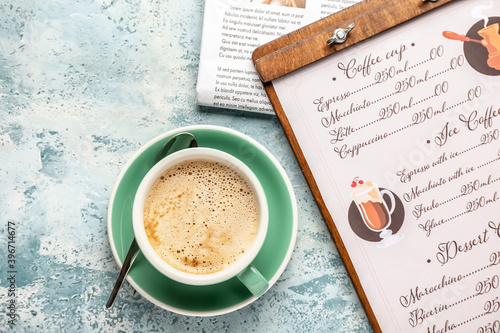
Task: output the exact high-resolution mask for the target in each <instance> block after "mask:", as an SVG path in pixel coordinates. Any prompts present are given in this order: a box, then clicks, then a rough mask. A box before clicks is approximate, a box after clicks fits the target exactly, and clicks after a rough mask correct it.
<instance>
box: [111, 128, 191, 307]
mask: <svg viewBox="0 0 500 333" xmlns="http://www.w3.org/2000/svg"><path fill="white" fill-rule="evenodd" d="M191 147H198V142H197V141H196V138H195V137H194V135H193V134H191V133H187V132H181V133H178V134H176V135H174V136H173V137H171V138H170V139H169V140H168V141H167V142H166V143H165V144H164V145H163V147H162V148H161V149H160V151H159V152H158V154H157V155H156V159H155V162H154V163H153V165H155V164H156V163H158V162H159V161H160V160H162V159H163V158H164V157H165V156H167V155H169V154H172V153H173V152H176V151H178V150H182V149H185V148H191ZM153 165H151V166H150V167H153ZM138 254H139V246H138V245H137V242H136V241H135V237H134V239H133V240H132V244H130V248H129V249H128V252H127V256H126V257H125V260H124V261H123V265H122V268H121V269H120V274H119V275H118V278H117V279H116V282H115V285H114V287H113V290H112V291H111V295H110V296H109V299H108V302H107V303H106V308H108V309H109V308H110V307H112V306H113V303H114V301H115V298H116V295H118V291H119V290H120V288H121V286H122V284H123V281H124V280H125V277H126V276H127V273H128V271H129V270H130V267H132V263H133V262H134V260H135V258H136V257H137V255H138Z"/></svg>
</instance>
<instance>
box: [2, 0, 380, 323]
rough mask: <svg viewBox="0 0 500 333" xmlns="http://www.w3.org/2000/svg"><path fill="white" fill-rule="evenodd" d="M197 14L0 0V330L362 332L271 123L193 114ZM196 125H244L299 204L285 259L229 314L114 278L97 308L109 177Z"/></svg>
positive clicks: (355, 303)
mask: <svg viewBox="0 0 500 333" xmlns="http://www.w3.org/2000/svg"><path fill="white" fill-rule="evenodd" d="M203 7H204V1H202V0H190V1H172V0H164V1H159V0H158V1H138V0H129V1H115V0H95V1H91V0H81V1H74V0H58V1H57V0H54V1H46V0H43V1H42V0H3V1H2V2H1V4H0V204H1V210H0V217H1V219H0V220H1V222H2V228H1V232H0V237H1V249H2V250H1V251H0V253H2V256H1V258H0V260H1V261H0V268H1V269H0V271H1V273H0V281H1V288H0V299H1V300H2V307H1V308H0V327H1V328H2V329H0V330H2V331H3V328H5V327H10V328H11V329H12V330H13V331H18V332H91V331H110V332H121V331H125V332H132V331H144V332H145V331H166V332H370V331H371V328H370V325H369V323H368V320H367V319H366V315H365V313H364V311H363V309H362V306H361V304H360V302H359V299H358V297H357V295H356V293H355V291H354V289H353V287H352V284H351V281H350V279H349V276H348V274H347V272H346V270H345V268H344V266H343V263H342V261H341V259H340V256H339V255H338V253H337V250H336V248H335V246H334V244H333V241H332V239H331V237H330V235H329V233H328V230H327V228H326V226H325V224H324V222H323V219H322V217H321V215H320V213H319V210H318V208H317V206H316V204H315V201H314V199H313V197H312V195H311V193H310V191H309V188H308V186H307V184H306V182H305V179H304V177H303V175H302V173H301V171H300V168H299V166H298V164H297V162H296V160H295V157H294V155H293V153H292V151H291V149H290V147H289V145H288V142H287V140H286V137H285V135H284V132H283V130H282V128H281V126H280V124H279V122H278V121H277V119H276V118H258V117H251V116H236V115H234V114H233V113H232V112H231V111H229V110H226V111H225V112H219V111H218V110H204V109H200V108H199V107H197V106H196V105H195V85H196V78H197V69H198V62H199V48H200V37H201V29H202V19H203ZM214 111H215V112H214ZM195 124H212V125H220V126H226V127H229V128H233V129H235V130H238V131H240V132H243V133H245V134H247V135H249V136H251V137H252V138H254V139H256V140H257V141H258V142H260V143H261V144H263V145H264V146H265V147H266V148H267V149H268V150H269V151H270V152H271V153H272V154H274V156H275V157H276V158H277V159H278V160H279V162H280V163H281V164H282V165H283V167H284V169H285V171H286V173H287V174H288V176H289V177H290V180H291V182H292V184H293V188H294V190H295V194H296V196H297V201H298V210H299V231H298V238H297V243H296V246H295V249H294V252H293V255H292V259H291V261H290V263H289V265H288V267H287V269H286V270H285V272H284V273H283V275H282V276H281V278H280V279H279V280H278V282H277V283H276V284H275V285H274V286H273V287H272V288H271V289H270V290H269V291H268V292H267V293H266V294H265V295H264V296H263V297H261V298H260V299H258V300H257V301H255V302H254V303H252V304H251V305H249V306H247V307H244V308H242V309H240V310H238V311H236V312H233V313H230V314H226V315H222V316H217V317H186V316H182V315H177V314H175V313H171V312H169V311H166V310H164V309H162V308H159V307H157V306H155V305H153V304H152V303H150V302H149V301H147V300H146V299H144V298H143V297H142V296H140V295H139V294H138V293H136V292H135V291H134V289H133V288H132V287H131V286H130V285H129V284H128V283H125V284H124V286H123V288H122V290H121V291H120V294H119V295H118V298H117V301H116V303H115V305H114V307H113V308H112V309H109V310H107V309H106V308H105V303H106V301H107V298H108V296H109V293H110V290H111V288H112V286H113V284H114V282H115V279H116V277H117V274H118V265H117V264H116V263H115V261H114V259H113V257H112V254H111V249H110V245H109V242H108V235H107V230H106V214H107V205H108V201H109V198H110V194H111V191H112V189H113V185H114V183H115V180H116V178H117V177H118V175H119V173H120V170H121V169H122V168H123V166H124V165H125V164H126V162H127V161H128V159H129V158H130V157H131V156H132V155H133V154H134V152H135V151H136V150H137V149H139V148H140V147H141V146H142V145H143V144H145V143H146V142H148V141H149V140H151V139H152V138H154V137H156V136H157V135H160V134H161V133H164V132H166V131H168V130H172V129H174V128H177V127H180V126H185V125H195ZM8 254H11V256H10V258H9V256H8ZM12 304H14V306H12ZM9 322H11V323H12V322H13V323H15V326H12V325H9Z"/></svg>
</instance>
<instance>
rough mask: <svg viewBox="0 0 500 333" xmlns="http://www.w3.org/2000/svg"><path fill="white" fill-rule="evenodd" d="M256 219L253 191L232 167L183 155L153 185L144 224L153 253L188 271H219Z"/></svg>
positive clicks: (239, 249) (249, 235) (247, 238)
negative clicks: (185, 157) (188, 158)
mask: <svg viewBox="0 0 500 333" xmlns="http://www.w3.org/2000/svg"><path fill="white" fill-rule="evenodd" d="M258 224H259V207H258V201H257V196H256V195H255V193H254V192H253V190H252V188H251V187H250V185H249V184H248V183H247V182H246V181H245V179H244V178H243V177H242V176H241V175H240V174H238V173H237V172H236V171H235V170H233V169H232V168H230V167H228V166H225V165H223V164H220V163H217V162H213V161H208V160H188V161H183V162H180V163H179V164H176V165H174V166H172V167H170V168H169V169H167V170H166V171H165V172H164V173H163V174H162V175H161V176H160V177H159V178H158V179H157V180H156V182H155V183H154V184H153V186H152V188H151V190H150V191H149V194H148V197H147V199H146V203H145V207H144V227H145V229H146V234H147V236H148V239H149V242H150V243H151V245H152V247H153V248H154V250H155V251H156V253H158V255H159V256H160V257H161V258H162V259H163V260H164V261H165V262H167V263H168V264H169V265H171V266H173V267H174V268H176V269H178V270H180V271H183V272H186V273H194V274H208V273H214V272H217V271H220V270H223V269H225V268H227V267H228V266H230V265H231V264H233V263H234V262H235V261H237V260H238V259H239V258H240V257H241V256H242V255H243V254H244V253H245V250H246V249H248V248H249V247H250V245H251V244H252V242H253V240H254V238H255V235H256V234H257V228H258Z"/></svg>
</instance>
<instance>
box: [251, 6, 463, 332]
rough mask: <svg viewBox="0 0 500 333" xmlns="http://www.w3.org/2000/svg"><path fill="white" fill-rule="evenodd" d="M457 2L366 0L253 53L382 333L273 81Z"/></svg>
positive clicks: (363, 299)
mask: <svg viewBox="0 0 500 333" xmlns="http://www.w3.org/2000/svg"><path fill="white" fill-rule="evenodd" d="M452 1H454V0H438V1H437V2H430V1H422V0H365V1H362V2H359V3H357V4H355V5H353V6H351V7H348V8H346V9H344V10H342V11H340V12H337V13H335V14H332V15H330V16H328V17H325V18H323V19H321V20H319V21H316V22H314V23H311V24H309V25H307V26H305V27H303V28H301V29H298V30H296V31H294V32H291V33H290V34H288V35H285V36H282V37H279V38H278V39H275V40H273V41H271V42H269V43H267V44H264V45H262V46H259V47H258V48H257V49H255V51H254V53H253V54H252V59H253V62H254V65H255V68H256V70H257V73H258V74H259V76H260V77H261V80H262V81H263V83H264V88H265V90H266V92H267V94H268V97H269V99H270V101H271V104H272V105H273V108H274V110H275V111H276V114H277V117H278V119H279V120H280V122H281V125H282V126H283V129H284V131H285V134H286V136H287V138H288V141H289V143H290V145H291V147H292V150H293V152H294V153H295V156H296V158H297V160H298V162H299V165H300V167H301V169H302V172H303V174H304V176H305V178H306V180H307V182H308V184H309V187H310V189H311V192H312V194H313V196H314V198H315V200H316V202H317V204H318V207H319V209H320V211H321V213H322V215H323V218H324V219H325V223H326V225H327V227H328V229H329V231H330V234H331V236H332V238H333V240H334V242H335V244H336V246H337V249H338V251H339V254H340V256H341V258H342V260H343V262H344V265H345V266H346V269H347V271H348V273H349V275H350V277H351V280H352V283H353V286H354V288H355V290H356V292H357V294H358V296H359V298H360V301H361V303H362V305H363V308H364V309H365V312H366V315H367V317H368V320H369V321H370V324H371V325H372V328H373V330H374V332H377V333H378V332H382V330H381V328H380V325H379V323H378V321H377V319H376V317H375V314H374V312H373V309H372V307H371V305H370V303H369V300H368V298H367V296H366V293H365V291H364V289H363V286H362V285H361V281H360V280H359V277H358V274H357V272H356V270H355V269H354V266H353V263H352V261H351V258H350V256H349V253H348V252H347V249H346V247H345V245H344V242H343V240H342V238H341V236H340V234H339V232H338V230H337V227H336V226H335V222H334V221H333V218H332V216H331V215H330V212H329V211H328V209H327V207H326V204H325V202H324V200H323V197H322V195H321V193H320V191H319V188H318V185H317V183H316V180H315V179H314V177H313V175H312V172H311V169H310V167H309V165H308V163H307V161H306V159H305V156H304V154H303V152H302V150H301V148H300V145H299V143H298V141H297V138H296V137H295V134H294V132H293V129H292V128H291V125H290V123H289V121H288V118H287V116H286V114H285V112H284V110H283V107H282V105H281V102H280V100H279V98H278V95H277V94H276V91H275V89H274V86H273V84H272V82H271V81H272V80H274V79H276V78H279V77H281V76H283V75H286V74H288V73H290V72H292V71H294V70H297V69H299V68H302V67H304V66H306V65H309V64H311V63H313V62H315V61H317V60H320V59H323V58H325V57H327V56H329V55H331V54H334V53H336V52H338V51H340V50H342V49H345V48H347V47H349V46H351V45H354V44H356V43H359V42H361V41H363V40H365V39H367V38H370V37H373V36H375V35H377V34H378V33H381V32H383V31H386V30H388V29H390V28H392V27H395V26H397V25H399V24H401V23H404V22H406V21H408V20H411V19H413V18H415V17H417V16H420V15H421V14H424V13H427V12H429V11H431V10H433V9H435V8H437V7H440V6H442V5H445V4H447V3H450V2H452ZM351 23H355V24H356V28H355V29H353V30H352V31H351V32H350V33H349V36H348V38H347V41H346V42H345V43H344V44H337V45H327V44H326V41H327V40H328V38H330V37H331V36H332V34H333V32H334V31H335V30H336V29H337V28H342V29H344V28H346V27H347V26H348V25H349V24H351Z"/></svg>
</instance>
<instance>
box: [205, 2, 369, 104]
mask: <svg viewBox="0 0 500 333" xmlns="http://www.w3.org/2000/svg"><path fill="white" fill-rule="evenodd" d="M359 1H360V0H206V2H205V14H204V21H203V33H202V41H201V51H200V65H199V72H198V82H197V87H196V93H197V104H198V105H201V106H211V107H218V108H225V109H234V110H241V111H250V112H256V113H262V114H274V111H273V108H272V106H271V102H270V101H269V98H268V97H267V94H266V92H265V90H264V87H263V85H262V82H261V81H260V78H259V76H258V74H257V71H256V70H255V67H254V65H253V62H252V52H253V51H254V50H255V48H257V47H258V46H260V45H262V44H265V43H267V42H269V41H271V40H273V39H276V38H278V37H280V36H283V35H286V34H287V33H290V32H292V31H294V30H297V29H298V28H300V27H302V26H305V25H307V24H309V23H312V22H314V21H316V20H319V19H321V18H323V17H325V16H328V15H330V14H333V13H335V12H337V11H339V10H341V9H344V8H346V7H348V6H351V5H353V4H355V3H357V2H359Z"/></svg>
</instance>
